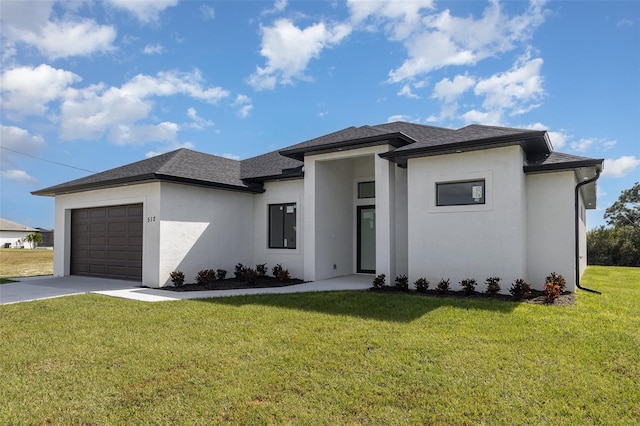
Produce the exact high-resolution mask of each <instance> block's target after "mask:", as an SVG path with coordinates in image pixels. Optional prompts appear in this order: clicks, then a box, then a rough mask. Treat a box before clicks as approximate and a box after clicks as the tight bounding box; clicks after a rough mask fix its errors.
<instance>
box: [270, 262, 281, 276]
mask: <svg viewBox="0 0 640 426" xmlns="http://www.w3.org/2000/svg"><path fill="white" fill-rule="evenodd" d="M280 271H282V265H281V264H279V263H278V264H276V266H274V267H273V268H272V269H271V274H272V275H273V276H274V277H276V278H278V274H279V273H280Z"/></svg>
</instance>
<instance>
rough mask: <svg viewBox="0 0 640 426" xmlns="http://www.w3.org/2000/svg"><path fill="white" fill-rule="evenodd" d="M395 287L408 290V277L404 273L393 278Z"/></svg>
mask: <svg viewBox="0 0 640 426" xmlns="http://www.w3.org/2000/svg"><path fill="white" fill-rule="evenodd" d="M395 287H396V288H398V289H400V290H409V278H407V276H406V275H404V274H403V275H398V276H397V277H396V280H395Z"/></svg>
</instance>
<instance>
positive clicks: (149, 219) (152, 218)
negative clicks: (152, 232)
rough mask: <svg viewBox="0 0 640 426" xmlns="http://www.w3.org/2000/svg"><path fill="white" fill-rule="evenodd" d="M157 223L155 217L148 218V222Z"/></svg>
mask: <svg viewBox="0 0 640 426" xmlns="http://www.w3.org/2000/svg"><path fill="white" fill-rule="evenodd" d="M155 221H156V217H155V216H147V222H155Z"/></svg>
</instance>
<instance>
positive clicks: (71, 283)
mask: <svg viewBox="0 0 640 426" xmlns="http://www.w3.org/2000/svg"><path fill="white" fill-rule="evenodd" d="M19 280H20V282H17V283H9V284H0V305H7V304H11V303H19V302H29V301H32V300H41V299H50V298H53V297H62V296H71V295H74V294H85V293H95V294H102V295H105V296H112V297H121V298H124V299H132V300H139V301H142V302H168V301H174V300H182V299H208V298H211V297H230V296H241V295H247V294H286V293H302V292H310V291H340V290H366V289H368V288H370V287H371V281H372V278H371V276H369V275H349V276H346V277H338V278H331V279H327V280H320V281H314V282H309V283H304V284H297V285H291V286H287V287H271V288H248V289H236V290H207V291H185V292H174V291H167V290H159V289H153V288H143V287H140V283H136V282H132V281H120V280H111V279H106V278H90V277H80V276H75V275H74V276H67V277H52V276H46V277H33V278H19Z"/></svg>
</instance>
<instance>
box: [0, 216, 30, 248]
mask: <svg viewBox="0 0 640 426" xmlns="http://www.w3.org/2000/svg"><path fill="white" fill-rule="evenodd" d="M34 232H38V230H37V229H35V228H32V227H30V226H27V225H22V224H19V223H16V222H13V221H10V220H8V219H1V218H0V247H3V248H23V247H24V244H23V241H24V239H25V237H26V236H27V235H29V234H33V233H34Z"/></svg>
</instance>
